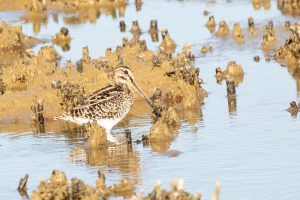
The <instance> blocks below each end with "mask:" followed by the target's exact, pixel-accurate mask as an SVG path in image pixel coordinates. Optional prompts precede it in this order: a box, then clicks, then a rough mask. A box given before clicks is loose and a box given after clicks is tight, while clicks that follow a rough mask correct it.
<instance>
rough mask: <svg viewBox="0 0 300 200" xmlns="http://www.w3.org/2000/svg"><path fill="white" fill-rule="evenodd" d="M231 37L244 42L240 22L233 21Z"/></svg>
mask: <svg viewBox="0 0 300 200" xmlns="http://www.w3.org/2000/svg"><path fill="white" fill-rule="evenodd" d="M232 37H233V39H234V40H236V41H237V42H238V43H245V38H244V34H243V32H242V30H241V26H240V23H235V24H234V26H233V30H232Z"/></svg>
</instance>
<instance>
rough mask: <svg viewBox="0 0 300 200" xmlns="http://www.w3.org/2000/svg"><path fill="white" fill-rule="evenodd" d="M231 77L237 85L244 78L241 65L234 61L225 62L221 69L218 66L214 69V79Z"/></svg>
mask: <svg viewBox="0 0 300 200" xmlns="http://www.w3.org/2000/svg"><path fill="white" fill-rule="evenodd" d="M229 77H231V78H232V79H233V80H234V83H235V85H236V86H238V85H239V84H240V83H241V82H243V79H244V70H243V68H242V66H241V65H239V64H237V63H236V62H235V61H230V62H228V64H227V68H226V69H225V70H224V71H222V70H221V68H220V67H218V68H217V69H216V79H217V81H218V82H222V80H224V79H226V80H227V79H228V78H229Z"/></svg>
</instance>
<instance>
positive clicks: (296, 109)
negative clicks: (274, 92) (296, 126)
mask: <svg viewBox="0 0 300 200" xmlns="http://www.w3.org/2000/svg"><path fill="white" fill-rule="evenodd" d="M299 109H300V108H299V104H297V103H296V101H292V102H291V103H290V107H289V108H288V109H287V111H288V112H289V113H291V115H292V116H297V114H298V112H299Z"/></svg>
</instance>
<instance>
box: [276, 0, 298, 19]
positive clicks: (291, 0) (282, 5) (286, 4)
mask: <svg viewBox="0 0 300 200" xmlns="http://www.w3.org/2000/svg"><path fill="white" fill-rule="evenodd" d="M277 6H278V8H279V9H280V10H281V11H282V13H283V14H285V15H293V16H295V15H300V1H299V0H277Z"/></svg>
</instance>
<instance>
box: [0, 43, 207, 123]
mask: <svg viewBox="0 0 300 200" xmlns="http://www.w3.org/2000/svg"><path fill="white" fill-rule="evenodd" d="M142 44H143V45H142ZM59 58H60V55H58V53H57V52H56V51H55V49H54V48H53V47H42V48H41V49H40V51H39V53H38V54H37V55H34V53H33V52H30V53H26V54H24V56H23V57H21V58H20V59H17V60H16V61H15V63H13V64H11V65H6V66H5V67H4V69H3V75H2V76H1V78H2V81H3V86H4V88H5V90H4V92H3V94H2V95H1V96H0V99H1V102H2V104H1V105H0V113H1V115H0V116H1V117H0V118H1V119H0V121H1V122H2V123H10V122H13V121H23V122H26V121H28V120H29V115H30V107H31V105H32V104H35V102H37V100H42V101H43V103H44V117H45V119H52V118H53V117H54V116H57V115H60V114H61V113H62V111H63V110H66V109H69V108H70V107H72V106H75V105H77V104H78V102H79V101H80V98H81V97H83V96H85V95H88V94H91V93H92V92H94V91H95V90H97V89H100V88H102V87H105V86H106V85H108V84H111V83H112V80H111V77H112V71H113V69H114V68H115V67H117V66H118V65H120V64H122V65H126V66H128V67H130V68H131V70H132V71H133V74H134V76H135V78H136V80H137V83H138V84H139V85H140V86H141V88H142V89H143V90H144V91H145V93H146V94H147V96H150V94H152V93H153V92H154V91H155V89H156V88H157V87H159V88H161V89H162V90H163V94H164V96H163V99H165V100H167V101H169V102H173V103H174V102H176V103H179V104H181V105H183V107H185V108H186V109H189V108H192V107H193V106H194V105H197V104H199V103H202V102H203V100H204V98H205V96H206V91H205V90H204V89H202V88H201V85H200V83H201V81H200V78H199V69H197V68H195V67H194V66H193V61H192V60H191V59H190V52H186V50H184V51H183V52H182V53H181V54H179V55H177V56H175V57H174V58H172V56H171V54H168V53H166V52H164V51H159V52H153V51H151V50H148V49H147V47H146V46H145V42H143V41H140V40H138V39H136V38H133V39H132V40H130V41H129V40H128V39H124V41H123V44H121V45H120V46H118V47H117V48H116V50H115V51H112V50H111V49H108V50H107V52H106V54H105V55H103V56H101V57H99V58H97V59H92V58H90V56H89V55H88V49H87V48H84V49H83V57H82V59H81V60H79V61H76V63H72V62H71V61H69V62H68V63H67V64H66V66H60V65H59V64H58V61H59ZM136 97H137V99H140V98H141V97H140V96H139V95H138V94H136Z"/></svg>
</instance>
